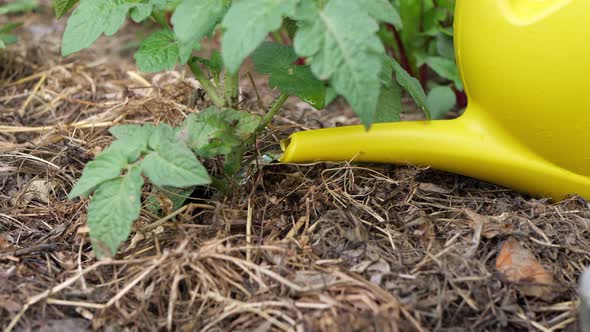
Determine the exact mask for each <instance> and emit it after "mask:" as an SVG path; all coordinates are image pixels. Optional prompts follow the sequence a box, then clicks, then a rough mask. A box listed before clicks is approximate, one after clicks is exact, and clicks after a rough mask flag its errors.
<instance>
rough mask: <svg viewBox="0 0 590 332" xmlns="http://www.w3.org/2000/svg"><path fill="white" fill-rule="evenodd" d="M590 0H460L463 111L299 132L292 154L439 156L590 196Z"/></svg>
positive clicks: (459, 167) (527, 184)
mask: <svg viewBox="0 0 590 332" xmlns="http://www.w3.org/2000/svg"><path fill="white" fill-rule="evenodd" d="M588 21H590V1H579V0H578V1H576V0H478V1H474V0H457V1H456V8H455V29H454V31H455V51H456V55H457V63H458V66H459V71H460V73H461V77H462V80H463V83H464V87H465V91H466V93H467V97H468V107H467V110H466V112H465V114H464V115H462V116H461V117H459V118H458V119H454V120H438V121H416V122H398V123H383V124H375V125H373V126H372V127H371V129H370V130H369V131H368V132H367V131H365V129H364V127H362V126H351V127H340V128H333V129H321V130H312V131H305V132H298V133H295V134H293V135H292V136H291V137H290V138H289V139H288V140H287V141H286V142H285V143H284V150H285V153H284V155H283V157H282V158H281V161H282V162H308V161H319V160H334V161H337V160H355V161H367V162H385V163H410V164H417V165H430V166H432V167H434V168H437V169H441V170H446V171H450V172H455V173H459V174H463V175H468V176H472V177H476V178H480V179H483V180H487V181H490V182H494V183H498V184H501V185H504V186H507V187H511V188H514V189H516V190H519V191H524V192H528V193H531V194H534V195H538V196H545V197H551V198H554V199H561V198H563V197H564V196H566V195H568V194H579V195H581V196H583V197H585V198H587V199H590V147H589V146H588V144H587V143H589V142H590V112H588V111H587V110H586V109H585V108H586V107H587V106H585V105H586V102H585V101H584V100H585V96H586V95H587V93H586V92H585V90H586V89H587V86H586V82H588V81H589V77H590V61H588V59H590V43H588V41H589V40H590V29H587V28H585V27H584V24H583V23H584V22H588Z"/></svg>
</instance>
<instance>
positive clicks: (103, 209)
mask: <svg viewBox="0 0 590 332" xmlns="http://www.w3.org/2000/svg"><path fill="white" fill-rule="evenodd" d="M142 186H143V178H142V177H141V170H140V169H139V167H133V168H131V169H130V170H129V172H128V173H127V174H126V175H125V176H119V177H117V178H116V179H112V180H110V181H108V182H105V183H102V184H101V185H100V186H99V187H98V189H97V190H96V193H95V194H94V196H93V197H92V200H91V201H90V205H89V206H88V226H89V227H90V239H91V241H92V247H93V249H94V252H95V253H96V256H97V257H99V258H100V257H108V256H112V255H114V254H115V253H116V252H117V248H118V247H119V245H120V244H121V243H122V242H123V241H125V240H127V237H128V236H129V233H130V232H131V225H132V223H133V221H134V220H136V219H137V218H139V212H140V210H141V202H140V200H141V187H142Z"/></svg>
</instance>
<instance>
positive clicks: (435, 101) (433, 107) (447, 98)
mask: <svg viewBox="0 0 590 332" xmlns="http://www.w3.org/2000/svg"><path fill="white" fill-rule="evenodd" d="M426 103H427V104H428V108H429V109H430V112H432V118H433V119H442V118H444V117H445V115H446V114H447V113H448V112H449V111H450V110H451V109H453V107H455V104H456V103H457V97H456V96H455V93H454V92H453V89H451V88H450V87H448V86H437V87H435V88H433V89H432V90H430V92H429V93H428V98H427V99H426Z"/></svg>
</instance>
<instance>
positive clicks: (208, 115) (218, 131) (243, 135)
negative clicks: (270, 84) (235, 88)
mask: <svg viewBox="0 0 590 332" xmlns="http://www.w3.org/2000/svg"><path fill="white" fill-rule="evenodd" d="M259 124H260V117H259V116H256V115H252V114H249V113H246V112H241V111H236V110H232V109H227V110H224V111H222V112H220V111H217V109H216V108H215V107H209V108H208V109H206V110H204V111H201V112H200V113H199V114H191V115H189V117H188V118H187V119H186V120H185V121H184V123H183V124H182V127H181V130H180V133H179V136H180V137H181V138H182V139H183V140H184V141H185V142H186V144H187V146H188V147H189V148H191V149H192V150H193V151H195V153H197V154H198V155H199V156H202V157H206V158H211V157H215V156H218V155H224V154H227V153H230V152H231V151H232V150H233V149H235V148H236V147H237V146H239V145H240V144H242V142H243V141H244V140H246V139H247V138H248V137H250V135H251V134H252V133H253V132H254V130H256V128H258V125H259Z"/></svg>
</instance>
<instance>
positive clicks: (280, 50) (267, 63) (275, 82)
mask: <svg viewBox="0 0 590 332" xmlns="http://www.w3.org/2000/svg"><path fill="white" fill-rule="evenodd" d="M295 60H297V54H295V51H294V50H293V48H292V47H291V46H287V45H281V44H278V43H270V42H266V43H263V44H262V45H260V46H259V47H258V48H257V49H256V51H254V53H252V61H253V62H254V69H255V70H256V71H257V72H259V73H261V74H270V79H269V82H268V84H269V86H270V87H271V88H274V87H278V88H279V90H281V92H284V93H286V94H288V95H293V96H297V97H299V98H301V99H302V100H303V101H305V102H306V103H309V104H310V105H311V106H313V107H315V108H316V109H322V108H324V98H325V95H326V87H325V85H324V82H322V81H320V80H318V79H317V78H315V76H314V75H313V73H312V72H311V69H310V67H309V66H296V65H295V64H294V62H295Z"/></svg>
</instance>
